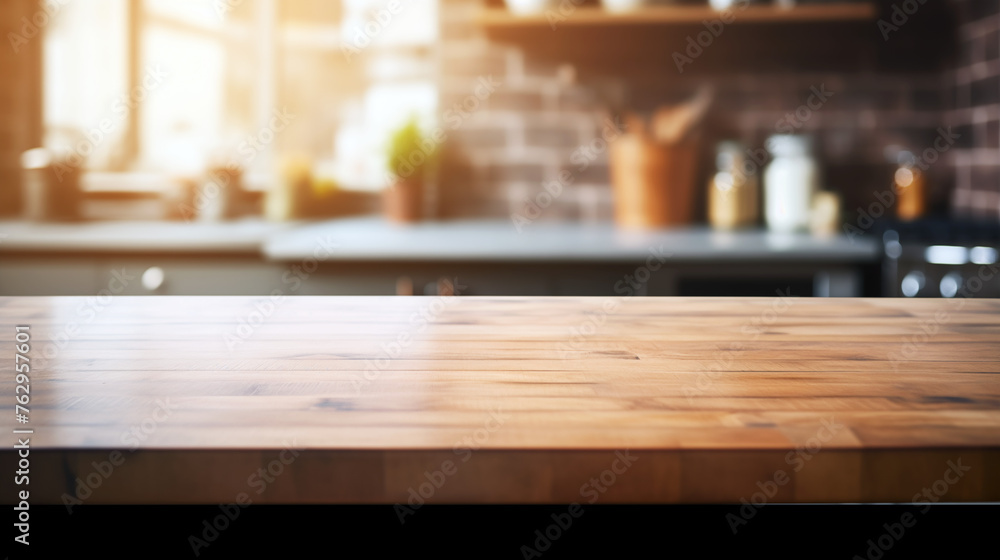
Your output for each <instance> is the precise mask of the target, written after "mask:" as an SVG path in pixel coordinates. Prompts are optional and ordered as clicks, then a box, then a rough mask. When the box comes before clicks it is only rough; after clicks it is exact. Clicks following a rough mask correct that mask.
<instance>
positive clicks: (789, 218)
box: [764, 134, 819, 232]
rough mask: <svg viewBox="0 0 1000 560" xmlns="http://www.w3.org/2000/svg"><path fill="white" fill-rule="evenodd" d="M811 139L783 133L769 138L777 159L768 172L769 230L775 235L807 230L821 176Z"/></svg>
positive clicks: (773, 154)
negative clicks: (813, 153) (814, 195)
mask: <svg viewBox="0 0 1000 560" xmlns="http://www.w3.org/2000/svg"><path fill="white" fill-rule="evenodd" d="M811 144H812V143H811V141H810V139H809V137H807V136H795V135H791V134H779V135H775V136H772V137H770V138H768V140H767V149H768V151H769V152H771V155H772V156H773V158H774V159H772V160H771V163H769V164H768V166H767V170H766V171H765V172H764V210H765V217H766V219H767V227H768V228H769V229H770V230H771V231H775V232H791V231H797V230H802V229H806V227H808V225H809V212H810V206H811V204H812V196H813V193H814V192H815V191H816V187H817V182H818V178H819V173H818V169H817V165H816V161H815V160H814V159H813V157H812V153H811V152H812V149H811V148H812V145H811Z"/></svg>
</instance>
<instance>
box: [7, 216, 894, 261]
mask: <svg viewBox="0 0 1000 560" xmlns="http://www.w3.org/2000/svg"><path fill="white" fill-rule="evenodd" d="M331 242H332V243H331ZM318 245H322V246H324V247H329V246H333V247H334V248H335V249H334V250H333V251H332V253H327V252H326V251H325V252H324V253H325V254H328V257H327V258H328V259H329V260H333V261H337V260H350V261H359V260H360V261H414V260H422V261H463V262H473V261H476V262H482V261H523V262H528V261H535V262H553V261H578V262H579V261H584V262H634V261H642V260H644V259H646V258H647V257H648V256H649V254H650V251H660V250H661V247H662V251H663V252H664V253H665V254H667V255H669V256H670V258H673V259H677V260H691V261H703V262H707V261H714V260H747V261H752V260H768V261H794V260H802V259H806V260H810V261H813V262H827V261H840V262H845V261H846V262H875V261H877V259H878V257H879V246H878V243H877V240H876V239H875V238H874V237H873V236H867V237H866V236H857V237H855V238H853V239H848V238H847V237H846V236H834V237H830V238H817V237H813V236H811V235H809V234H805V233H801V234H791V235H779V234H773V233H769V232H767V231H764V230H746V231H738V232H729V233H726V232H714V231H712V230H711V229H709V228H707V227H691V228H678V229H673V230H660V231H651V232H629V231H623V230H619V229H617V228H615V226H614V225H613V224H610V223H600V224H583V223H545V222H538V223H532V224H529V225H527V226H524V227H523V231H522V232H521V233H519V232H518V230H517V229H516V228H515V227H514V224H513V223H511V222H510V221H506V220H464V221H440V222H422V223H418V224H414V225H411V226H400V225H394V224H391V223H389V222H386V221H385V220H384V219H382V218H381V217H378V216H369V217H360V218H343V219H337V220H329V221H324V222H315V223H303V222H293V223H272V222H267V221H263V220H258V219H247V220H238V221H231V222H218V223H202V222H191V223H184V222H166V221H164V222H129V221H120V222H117V221H116V222H79V223H37V222H25V221H0V252H34V253H44V252H63V253H66V252H70V253H87V252H136V253H163V252H173V253H220V252H221V253H241V254H249V253H254V254H261V255H263V256H264V257H266V258H267V259H271V260H276V261H297V260H302V259H305V258H309V257H312V256H313V255H314V253H315V250H316V247H317V246H318Z"/></svg>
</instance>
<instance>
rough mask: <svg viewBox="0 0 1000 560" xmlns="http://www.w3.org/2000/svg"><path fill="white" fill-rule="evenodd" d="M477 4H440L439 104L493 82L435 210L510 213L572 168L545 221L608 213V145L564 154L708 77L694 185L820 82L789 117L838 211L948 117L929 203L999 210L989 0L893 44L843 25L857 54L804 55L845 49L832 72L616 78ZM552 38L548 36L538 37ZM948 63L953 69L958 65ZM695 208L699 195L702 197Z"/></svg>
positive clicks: (449, 160)
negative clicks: (800, 112)
mask: <svg viewBox="0 0 1000 560" xmlns="http://www.w3.org/2000/svg"><path fill="white" fill-rule="evenodd" d="M481 1H485V0H442V9H441V12H440V13H441V36H442V45H441V59H440V72H441V74H440V83H441V109H442V110H443V111H445V112H447V111H448V110H449V109H454V108H455V104H456V103H459V104H460V103H461V102H462V99H463V98H466V97H467V96H468V95H469V93H470V91H471V88H472V84H473V83H474V82H475V80H476V79H477V78H478V77H480V76H493V78H494V80H495V81H496V82H499V83H500V85H498V86H497V87H496V91H495V92H494V93H493V94H492V95H491V96H490V97H489V98H488V99H486V100H485V101H481V102H480V103H478V104H473V103H471V102H470V103H469V108H472V106H473V105H475V110H474V111H468V114H467V115H465V117H466V118H464V120H462V121H461V124H460V125H459V126H456V127H455V128H454V131H453V132H452V134H451V135H450V139H451V140H452V142H449V149H448V150H447V157H446V158H445V160H444V163H445V171H446V172H445V173H443V174H442V186H441V188H442V190H443V192H442V200H443V204H442V209H441V210H442V214H443V215H444V216H463V215H489V216H494V217H507V216H509V215H510V213H511V212H512V211H517V210H518V209H519V208H522V207H523V204H524V202H525V201H530V200H535V199H536V197H537V196H538V194H539V193H541V192H542V191H543V190H544V185H545V184H546V183H551V181H553V180H557V179H558V178H559V174H560V171H562V170H569V171H571V172H572V174H571V178H572V184H571V185H569V187H568V188H566V189H565V190H564V191H563V193H562V194H561V195H560V196H559V197H557V198H556V199H555V200H554V201H553V202H552V203H551V204H550V206H549V207H548V208H547V209H546V210H545V212H544V213H543V215H542V218H545V219H566V218H569V219H575V218H587V217H595V218H608V217H610V214H611V204H612V198H611V194H610V187H609V178H608V167H607V153H606V150H605V151H603V152H599V151H596V150H590V152H589V153H590V154H591V155H593V158H592V159H589V160H588V162H589V163H590V165H588V166H587V169H586V170H585V171H582V172H581V171H578V170H579V166H577V165H574V164H573V158H574V157H577V158H579V157H580V155H579V154H580V152H579V150H581V149H583V150H586V149H587V147H588V146H590V147H594V146H595V145H594V144H593V142H594V139H595V138H597V137H598V136H599V135H600V131H601V128H602V126H603V124H602V123H604V122H605V121H606V119H607V118H608V117H609V116H611V117H613V116H614V115H615V114H617V113H618V112H619V111H620V110H621V109H623V108H628V109H629V110H633V111H640V112H643V111H645V112H650V111H652V110H654V109H655V108H656V107H657V106H658V105H660V104H663V103H671V102H676V101H679V100H682V99H684V98H685V97H686V96H688V95H691V94H692V93H693V92H694V91H695V89H696V88H697V87H698V86H699V85H702V84H705V83H711V84H713V85H714V86H715V90H716V95H717V97H716V102H715V103H714V105H713V107H712V110H711V112H710V114H709V116H708V118H707V120H706V122H705V124H704V126H703V127H702V134H703V142H702V146H703V150H702V152H703V156H702V157H701V158H700V159H701V161H700V163H699V169H700V174H699V185H704V184H705V183H706V181H707V178H708V176H709V173H710V172H711V171H712V169H713V165H714V163H713V161H714V154H713V151H714V145H715V144H716V142H718V141H721V140H725V139H737V140H741V141H743V142H744V143H745V144H746V145H747V146H749V147H752V148H753V147H762V146H763V145H764V142H765V139H766V138H767V137H768V136H769V135H770V134H773V133H775V132H776V129H781V128H786V129H787V124H788V122H789V121H788V120H783V119H786V116H787V115H788V114H789V113H794V112H795V111H796V109H797V108H799V107H801V106H802V105H803V104H804V103H806V102H807V100H808V99H809V97H810V94H811V93H812V91H813V88H821V87H822V88H825V90H827V91H830V92H832V95H830V96H829V99H828V100H827V101H826V102H824V103H823V105H822V107H821V108H820V109H818V110H816V111H811V112H810V114H809V117H808V118H807V119H805V120H801V121H797V122H796V123H795V124H796V126H797V127H798V128H797V130H799V131H802V132H809V133H811V134H812V135H813V136H814V138H815V140H816V151H817V157H818V159H819V161H820V162H821V164H822V166H823V177H824V186H825V187H827V188H831V189H834V190H837V191H839V192H841V194H842V195H843V197H844V200H845V209H846V210H847V211H848V214H850V209H852V208H856V207H858V206H861V205H867V204H868V203H870V202H871V201H872V200H873V193H874V192H876V191H882V190H884V189H885V188H886V187H887V186H888V185H889V184H890V183H891V179H892V174H893V171H894V167H895V166H894V163H893V161H892V157H891V156H892V151H893V149H894V148H893V146H896V147H901V148H905V149H908V150H910V151H912V152H914V153H917V154H918V155H919V154H920V153H922V152H923V151H924V150H926V149H927V148H928V147H932V146H933V145H934V141H935V139H936V138H937V137H938V136H939V134H940V132H939V131H940V130H947V127H948V126H952V127H953V130H954V131H956V132H958V133H959V134H960V139H959V140H958V141H956V142H955V143H954V144H953V145H949V149H948V150H946V151H944V152H940V153H939V154H938V155H939V157H938V158H936V161H935V162H934V164H932V165H929V166H928V168H927V170H926V174H927V175H928V179H929V181H928V186H929V189H930V197H931V204H930V207H931V209H932V211H936V212H939V213H948V212H951V213H957V214H960V215H961V214H962V213H967V212H970V211H972V209H976V211H977V212H980V213H982V212H992V214H991V215H993V216H996V215H997V201H996V197H997V196H1000V195H997V191H998V187H997V169H998V168H997V165H998V159H1000V158H998V152H997V149H996V143H997V141H998V137H997V90H996V88H997V86H998V84H1000V80H998V79H997V67H996V65H997V60H996V58H997V53H996V50H997V47H998V45H997V36H996V30H997V23H996V21H997V19H996V16H995V15H991V14H995V12H996V6H997V2H996V1H995V0H988V1H980V0H955V6H951V7H949V6H946V5H945V4H944V3H938V4H937V5H932V2H928V3H927V4H924V5H921V7H920V9H919V12H918V13H917V14H914V15H913V16H912V17H911V19H912V21H911V22H908V23H907V24H906V25H905V26H903V27H902V28H901V29H900V30H899V31H898V32H894V33H892V34H890V37H889V39H888V40H885V41H883V37H880V36H879V31H878V29H877V28H876V26H875V23H874V22H871V23H870V24H869V23H866V24H865V25H866V26H868V27H866V28H864V29H855V30H849V31H847V32H846V35H845V37H848V38H850V37H853V39H852V40H854V41H855V42H856V43H857V44H861V45H862V48H861V49H860V50H859V51H857V53H860V54H857V53H855V55H852V54H850V53H849V52H848V53H847V54H843V55H842V54H840V53H839V52H838V51H837V48H836V47H837V46H836V45H826V46H825V47H824V46H820V47H819V50H817V51H816V52H818V53H820V54H819V55H810V56H813V60H816V59H817V58H816V57H821V56H822V53H823V50H822V49H824V48H825V49H826V50H827V51H829V52H831V53H834V54H832V55H830V57H831V59H832V60H836V59H837V57H838V56H839V57H840V59H841V62H842V64H841V68H833V69H831V68H829V65H827V66H828V67H827V69H825V70H817V69H815V68H811V67H810V64H808V62H809V59H808V57H806V62H807V64H804V65H801V64H800V65H798V66H796V64H791V65H790V66H788V67H785V68H782V67H781V66H780V65H777V66H775V65H771V67H764V68H763V69H759V68H747V67H744V66H742V65H735V66H733V67H726V66H724V65H723V66H716V67H714V68H713V67H712V66H710V63H709V62H705V63H704V64H702V62H701V61H698V64H702V67H704V68H705V69H706V71H704V72H698V73H694V72H684V73H683V74H679V73H677V72H674V71H673V68H669V67H667V66H663V67H661V69H660V71H655V72H650V71H648V70H636V69H635V67H634V66H631V65H627V64H625V62H627V61H624V60H623V63H622V70H621V71H620V72H617V73H614V74H613V75H612V74H608V73H605V74H603V75H595V73H594V72H590V71H588V70H589V69H588V68H586V67H584V66H580V65H572V66H569V65H565V64H559V63H557V62H547V61H546V60H544V59H542V58H541V57H538V56H536V55H535V54H534V50H533V49H524V48H520V47H517V46H514V45H513V44H506V43H501V42H498V41H491V40H490V39H488V38H487V36H486V34H485V33H484V32H483V30H482V29H480V28H479V27H478V26H477V25H476V24H475V21H474V19H475V14H476V13H477V10H479V9H480V8H481V7H482V4H481V3H480V2H481ZM955 7H957V8H958V9H957V10H955V9H954V8H955ZM881 10H882V12H881V13H882V14H883V15H882V16H881V17H886V16H885V14H889V13H891V11H890V10H891V3H890V2H888V1H886V2H883V3H882V7H881ZM952 13H957V14H958V15H957V17H959V18H960V21H962V22H963V23H962V24H961V26H960V32H961V40H962V41H964V42H963V43H962V44H960V45H959V49H958V52H959V54H958V55H956V54H955V53H954V52H951V51H950V50H949V48H947V45H950V44H952V43H954V42H955V37H954V36H953V34H952V31H953V30H951V29H950V28H951V27H953V24H952V23H951V20H949V19H948V16H949V15H950V14H952ZM918 16H919V17H918ZM569 17H572V15H570V16H569ZM735 27H736V26H733V28H734V29H735ZM741 32H742V31H741ZM735 33H736V32H735V31H734V32H732V35H735ZM751 33H752V31H751ZM732 35H731V36H730V37H727V39H729V44H730V45H731V46H732V47H733V51H732V52H736V51H738V49H739V47H738V44H737V42H738V41H739V40H740V37H736V36H732ZM928 37H931V38H930V39H928ZM562 38H563V36H560V35H559V31H554V32H553V33H552V35H551V38H550V39H546V40H551V41H560V40H561V39H562ZM626 40H627V38H626ZM753 40H757V39H753ZM763 40H765V41H766V37H765V39H763ZM782 40H787V38H785V39H782V38H779V39H777V40H776V41H775V43H774V44H775V48H776V49H778V50H779V51H780V50H781V49H786V50H792V49H795V48H797V47H795V46H792V45H791V44H788V43H782V42H781V41H782ZM935 41H936V43H935ZM721 43H722V41H721V40H720V44H721ZM913 45H917V46H918V47H916V48H917V50H913V48H914V47H913ZM920 45H923V47H922V50H921V47H920ZM713 48H714V49H716V50H717V51H719V52H717V53H715V54H722V53H724V52H725V51H724V50H723V48H724V47H718V48H717V47H713ZM907 49H910V50H907ZM972 50H974V51H975V54H974V55H970V54H969V51H972ZM724 56H725V55H723V56H721V57H719V58H724ZM962 57H964V58H962ZM706 58H707V57H706ZM800 58H801V57H800ZM959 60H962V61H964V62H961V63H960V62H958V61H959ZM843 61H847V62H843ZM956 64H961V65H960V66H959V67H958V68H957V69H955V65H956ZM819 66H822V65H819ZM844 66H846V67H847V68H844ZM956 84H958V85H957V87H956ZM596 147H600V143H598V144H597V145H596ZM574 153H577V156H574ZM577 161H579V160H577ZM956 184H957V186H958V188H956ZM701 190H702V191H704V189H703V188H702V189H701ZM962 193H964V194H962ZM983 193H992V194H983ZM699 203H700V204H701V205H702V206H703V205H704V200H703V194H702V200H700V201H699ZM700 215H702V216H703V215H704V213H703V211H702V213H701V214H700Z"/></svg>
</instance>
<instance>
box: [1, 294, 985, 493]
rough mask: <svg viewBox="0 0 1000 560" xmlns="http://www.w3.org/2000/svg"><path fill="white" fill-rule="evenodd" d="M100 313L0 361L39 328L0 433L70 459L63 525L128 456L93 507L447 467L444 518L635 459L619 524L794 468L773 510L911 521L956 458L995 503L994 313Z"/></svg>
mask: <svg viewBox="0 0 1000 560" xmlns="http://www.w3.org/2000/svg"><path fill="white" fill-rule="evenodd" d="M86 305H87V299H86V298H71V297H65V298H59V297H53V298H0V309H2V313H0V339H2V342H3V344H4V346H5V347H7V348H11V349H13V348H14V336H15V329H14V325H17V324H22V325H30V336H31V339H30V345H31V349H30V351H29V356H30V358H31V360H32V362H31V368H32V369H31V391H30V395H31V401H30V404H29V405H28V408H29V409H30V410H31V412H30V421H29V422H28V423H26V424H15V423H14V410H13V406H14V400H13V395H14V394H15V390H14V376H13V375H6V376H3V378H2V379H0V388H2V392H3V394H4V395H6V396H7V397H9V398H5V399H4V403H3V404H2V405H0V407H2V408H4V409H5V410H4V414H3V426H2V427H3V428H6V429H8V430H12V429H19V428H20V429H23V428H31V429H33V430H34V434H33V435H32V439H31V445H32V457H33V460H35V459H34V457H35V451H36V450H42V451H44V450H49V451H52V452H53V453H52V454H51V455H46V456H45V457H49V458H50V460H51V461H53V463H52V465H50V467H51V468H49V467H42V465H41V464H39V468H38V477H39V478H38V482H37V483H36V479H35V463H33V464H32V469H33V470H32V496H34V495H35V488H38V489H39V494H40V495H43V494H44V496H40V499H43V500H46V499H51V500H54V503H59V501H58V498H59V496H60V495H61V493H62V492H64V491H70V492H72V491H73V490H72V489H68V490H67V488H65V486H66V484H67V483H66V481H72V480H74V479H75V478H76V477H85V476H86V475H87V474H88V472H89V471H88V469H91V467H90V466H89V465H90V464H91V462H92V461H100V460H103V459H106V458H107V457H108V453H109V451H108V450H122V451H121V453H124V454H125V456H126V460H127V462H126V464H125V466H123V467H121V468H120V472H121V473H122V474H119V471H116V472H115V476H114V477H112V478H109V479H108V480H106V481H105V482H104V484H103V485H102V486H101V488H100V489H98V490H99V491H96V490H95V494H94V498H92V499H91V501H92V502H93V503H101V502H107V503H115V502H133V503H134V502H140V503H141V502H143V501H149V502H151V503H174V502H177V501H180V502H184V501H185V500H186V501H189V502H190V501H194V502H196V503H221V502H220V500H227V499H228V500H229V501H232V496H233V495H235V494H234V493H236V492H239V491H240V489H241V488H244V489H245V486H246V480H247V479H246V477H247V473H252V472H254V470H255V469H256V468H259V466H260V465H266V464H267V462H268V461H271V460H272V459H274V460H278V459H277V458H278V457H281V458H282V459H281V460H282V461H284V459H285V458H289V457H291V454H293V451H294V456H295V457H297V459H295V462H294V463H293V464H289V466H287V467H282V468H287V469H290V470H292V471H294V472H295V474H294V475H286V476H285V477H283V478H282V479H281V482H280V484H279V485H278V489H276V490H274V491H273V493H272V494H269V495H268V496H270V498H268V497H265V498H264V499H265V500H266V499H270V500H271V501H275V502H283V501H284V502H300V501H307V502H312V501H319V502H340V503H342V502H352V503H361V502H364V503H368V502H377V503H386V502H388V503H392V502H394V501H405V500H406V498H407V496H408V494H407V489H408V488H412V487H416V486H418V485H419V484H421V483H422V482H424V481H425V480H424V478H423V477H424V473H426V472H433V471H434V470H435V469H442V468H443V467H442V465H443V463H444V462H445V461H450V462H451V463H450V464H451V465H452V466H455V465H458V467H457V469H458V472H457V474H454V481H455V482H453V483H449V484H448V485H445V486H444V487H443V488H442V489H441V492H440V493H439V494H438V495H437V499H439V500H443V501H445V502H448V501H451V502H515V503H535V502H556V503H566V502H570V501H574V499H576V500H578V499H579V489H580V486H581V484H583V483H584V482H585V481H586V480H587V479H588V478H589V477H592V476H594V474H595V473H600V472H601V470H602V469H607V468H609V465H612V464H615V465H617V467H614V468H615V469H618V468H619V467H621V468H625V467H622V464H623V463H622V462H623V461H624V462H625V463H628V464H631V463H633V462H634V463H635V466H634V467H630V468H629V469H627V472H628V474H622V473H621V472H619V474H620V477H619V478H620V482H619V483H618V484H616V485H615V489H614V492H609V498H608V501H609V502H615V501H621V502H634V501H638V502H644V501H652V502H715V501H728V502H738V501H739V499H740V497H745V496H749V495H751V494H752V493H754V492H756V491H757V490H758V487H757V485H756V483H757V482H759V481H761V480H770V479H771V477H772V476H773V475H774V474H775V473H776V472H777V470H784V471H787V474H788V475H789V476H790V477H791V483H790V484H789V485H788V486H783V487H782V489H781V495H780V496H779V497H778V498H775V499H776V500H779V501H827V500H833V501H909V500H910V499H911V497H912V495H913V493H914V492H919V487H917V488H916V489H914V488H913V486H914V485H917V484H926V483H929V482H932V481H933V480H936V479H937V478H939V477H940V476H941V472H942V471H944V470H945V469H946V468H947V464H946V462H947V461H953V462H954V461H960V462H963V463H962V464H963V465H969V466H971V468H972V470H971V471H969V473H968V474H964V476H965V477H967V478H966V479H965V480H964V482H967V484H964V485H956V486H955V488H954V490H953V491H952V493H951V494H950V495H949V497H950V498H952V499H954V500H955V501H965V500H984V499H992V500H997V499H1000V480H998V478H1000V474H998V473H1000V469H997V468H996V466H997V465H998V464H1000V301H996V300H966V299H957V300H945V299H939V300H900V299H840V300H827V299H812V298H782V297H777V298H739V299H732V298H526V297H463V296H442V297H296V298H290V297H287V298H284V299H280V300H273V299H271V298H267V297H258V298H251V297H148V298H143V297H120V298H115V299H114V301H113V303H112V304H109V305H105V306H102V307H101V309H100V310H98V311H97V312H95V313H88V314H83V313H82V312H81V311H80V310H81V309H82V308H83V307H84V306H86ZM12 351H13V350H12ZM137 426H138V428H136V427H137ZM136 429H138V430H139V432H136ZM8 433H9V432H8ZM130 434H131V435H130ZM137 434H138V435H137ZM140 436H141V437H140ZM137 450H138V451H142V452H143V453H136V452H135V451H137ZM282 450H285V451H282ZM803 450H805V451H803ZM0 453H2V452H0ZM6 453H8V454H10V453H13V451H11V449H10V448H9V447H8V449H7V451H6ZM622 453H624V454H625V456H627V457H631V456H634V457H638V459H632V460H627V459H623V458H622V457H623V455H621V454H622ZM39 460H41V459H39ZM615 461H617V462H615ZM800 464H801V465H805V466H804V468H802V467H799V465H800ZM796 467H798V468H796ZM800 468H801V473H800V472H799V470H800ZM46 469H48V470H46ZM449 469H450V467H449ZM616 472H618V471H616ZM164 473H170V474H169V476H167V477H166V478H164V476H165V474H164ZM448 476H449V477H451V476H452V475H450V474H449V475H448ZM925 477H926V478H925ZM153 480H155V481H156V482H155V484H154V483H153V482H152V481H153ZM347 481H350V483H349V484H348V482H347ZM9 483H10V482H9V481H8V482H6V483H5V484H9ZM36 484H37V486H36ZM46 488H47V489H49V490H44V491H43V490H41V489H46ZM256 499H257V498H255V500H256Z"/></svg>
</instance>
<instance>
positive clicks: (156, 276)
mask: <svg viewBox="0 0 1000 560" xmlns="http://www.w3.org/2000/svg"><path fill="white" fill-rule="evenodd" d="M163 280H164V274H163V269H162V268H160V267H158V266H151V267H149V268H147V269H146V272H143V273H142V287H143V288H146V289H147V290H149V291H150V292H153V291H156V290H158V289H160V286H162V285H163Z"/></svg>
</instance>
